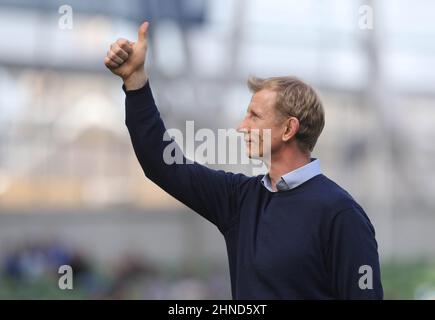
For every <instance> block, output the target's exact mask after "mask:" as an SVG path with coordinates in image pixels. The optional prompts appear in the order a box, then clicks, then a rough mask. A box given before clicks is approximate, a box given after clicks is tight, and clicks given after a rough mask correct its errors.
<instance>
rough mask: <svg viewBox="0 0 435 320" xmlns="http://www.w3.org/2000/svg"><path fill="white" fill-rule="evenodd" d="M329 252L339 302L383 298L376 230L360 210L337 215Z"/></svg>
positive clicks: (353, 208) (350, 209)
mask: <svg viewBox="0 0 435 320" xmlns="http://www.w3.org/2000/svg"><path fill="white" fill-rule="evenodd" d="M329 249H330V253H329V261H330V267H331V268H330V270H331V271H332V282H333V283H332V285H333V288H334V291H335V296H336V297H337V299H352V300H354V299H364V300H368V299H383V289H382V284H381V274H380V266H379V256H378V246H377V242H376V239H375V230H374V228H373V226H372V224H371V223H370V220H369V218H368V217H367V215H366V214H365V213H364V211H363V210H362V209H361V208H360V207H352V208H349V209H346V210H343V211H340V212H339V213H337V215H336V216H335V218H334V220H333V223H332V229H331V236H330V246H329Z"/></svg>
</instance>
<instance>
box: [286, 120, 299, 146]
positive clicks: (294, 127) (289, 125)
mask: <svg viewBox="0 0 435 320" xmlns="http://www.w3.org/2000/svg"><path fill="white" fill-rule="evenodd" d="M298 131H299V120H298V118H296V117H289V118H287V120H286V121H285V123H284V132H283V134H282V140H283V141H289V140H290V139H291V138H293V137H294V136H295V135H296V133H297V132H298Z"/></svg>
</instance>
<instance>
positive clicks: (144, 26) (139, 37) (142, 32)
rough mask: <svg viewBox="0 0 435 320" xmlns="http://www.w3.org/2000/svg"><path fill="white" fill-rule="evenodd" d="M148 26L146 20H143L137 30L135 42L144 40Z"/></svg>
mask: <svg viewBox="0 0 435 320" xmlns="http://www.w3.org/2000/svg"><path fill="white" fill-rule="evenodd" d="M148 26H149V23H148V21H145V22H144V23H142V24H141V26H140V27H139V31H138V35H137V42H138V43H140V42H145V41H146V40H147V36H148V35H147V33H148Z"/></svg>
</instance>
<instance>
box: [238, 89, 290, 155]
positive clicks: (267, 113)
mask: <svg viewBox="0 0 435 320" xmlns="http://www.w3.org/2000/svg"><path fill="white" fill-rule="evenodd" d="M275 101H276V92H275V91H272V90H269V89H263V90H260V91H258V92H257V93H255V94H254V95H253V96H252V99H251V102H250V103H249V106H248V109H247V111H246V116H245V118H244V119H243V121H242V122H241V123H240V125H239V126H238V128H237V131H239V132H243V133H244V135H245V142H246V147H247V156H248V157H249V158H261V157H262V158H264V157H268V156H271V154H272V152H274V151H275V150H278V149H279V148H280V147H282V146H283V144H284V141H283V140H282V133H283V132H284V127H283V123H284V118H283V117H281V116H280V115H278V112H277V111H276V110H275ZM267 129H268V130H267ZM268 135H270V142H269V138H268ZM263 151H264V152H263Z"/></svg>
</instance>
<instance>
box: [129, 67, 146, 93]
mask: <svg viewBox="0 0 435 320" xmlns="http://www.w3.org/2000/svg"><path fill="white" fill-rule="evenodd" d="M147 81H148V76H147V74H146V73H145V70H144V69H142V70H140V71H136V72H133V73H132V74H131V75H130V76H129V77H127V78H125V79H124V86H125V89H126V90H127V91H130V90H137V89H140V88H142V87H143V86H144V85H145V84H146V83H147Z"/></svg>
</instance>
